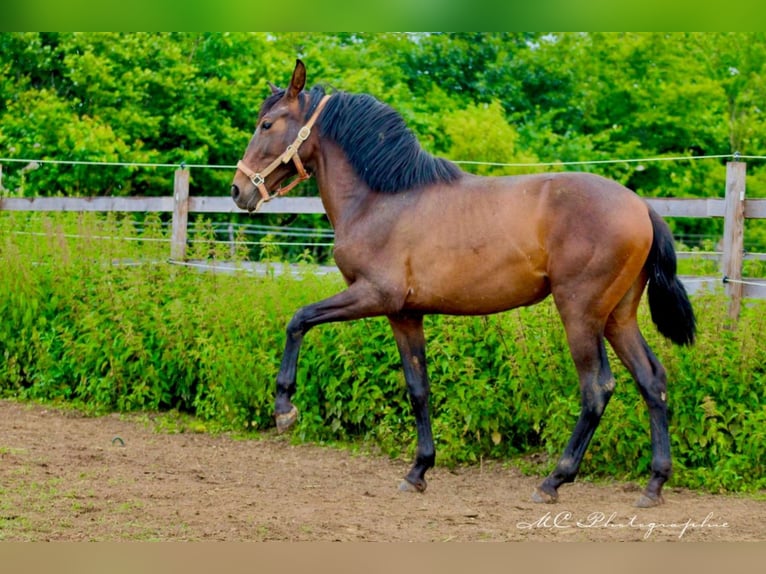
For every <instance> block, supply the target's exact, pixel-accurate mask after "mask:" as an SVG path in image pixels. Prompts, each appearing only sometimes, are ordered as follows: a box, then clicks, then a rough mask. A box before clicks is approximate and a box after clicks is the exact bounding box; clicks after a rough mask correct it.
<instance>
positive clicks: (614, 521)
mask: <svg viewBox="0 0 766 574" xmlns="http://www.w3.org/2000/svg"><path fill="white" fill-rule="evenodd" d="M516 528H518V529H519V530H537V529H549V530H563V529H567V528H595V529H599V528H603V529H610V528H611V529H621V528H624V529H628V528H635V529H638V530H641V531H643V532H644V536H643V537H644V539H647V538H649V537H650V536H651V535H652V533H653V532H655V531H659V530H673V531H678V538H683V536H684V535H685V534H686V533H687V532H688V531H690V530H698V529H703V528H729V524H728V523H727V522H720V521H715V520H714V519H713V513H712V512H710V513H709V514H708V515H707V516H706V517H705V518H704V519H703V520H701V521H696V520H693V519H691V518H689V519H688V520H686V521H684V522H652V521H643V520H641V519H640V518H639V517H638V516H637V515H633V516H631V517H630V518H620V517H618V515H617V513H616V512H612V513H611V514H606V513H604V512H591V513H590V514H588V515H587V516H586V517H584V518H576V517H575V516H574V514H573V513H571V512H568V511H564V512H558V513H556V514H554V513H552V512H546V513H545V514H544V515H543V516H541V517H540V518H538V519H537V520H535V521H533V522H518V523H517V524H516Z"/></svg>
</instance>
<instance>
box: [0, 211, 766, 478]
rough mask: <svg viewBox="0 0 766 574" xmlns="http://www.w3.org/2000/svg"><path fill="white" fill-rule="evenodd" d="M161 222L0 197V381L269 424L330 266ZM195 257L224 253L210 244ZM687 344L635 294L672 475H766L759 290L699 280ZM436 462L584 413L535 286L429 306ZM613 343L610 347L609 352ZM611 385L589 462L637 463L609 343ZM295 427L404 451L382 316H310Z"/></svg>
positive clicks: (119, 405) (92, 403) (618, 470)
mask: <svg viewBox="0 0 766 574" xmlns="http://www.w3.org/2000/svg"><path fill="white" fill-rule="evenodd" d="M167 233H168V232H167V231H164V230H163V228H162V226H161V225H159V224H158V222H152V221H151V220H149V221H147V222H145V225H144V231H143V233H141V234H137V233H136V231H135V230H134V227H133V226H132V225H131V224H130V222H129V221H128V220H127V219H125V218H120V217H115V216H107V217H101V216H95V215H74V214H59V215H56V216H41V215H24V214H9V213H0V238H1V239H0V263H1V264H2V273H0V358H1V360H0V395H2V396H6V397H16V398H20V399H27V400H44V401H53V402H57V401H69V402H72V403H74V404H76V405H78V406H79V407H80V408H83V409H85V410H86V411H88V412H91V413H94V414H95V413H102V412H108V411H115V410H116V411H135V410H178V411H183V412H188V413H192V414H195V415H196V416H198V417H200V418H201V420H202V421H203V422H204V423H205V425H206V426H208V427H209V428H218V429H222V430H232V431H237V432H245V431H261V430H264V429H268V428H270V427H271V426H272V425H273V420H272V408H273V393H274V381H275V378H276V373H277V370H278V368H279V363H280V360H281V352H282V347H283V344H284V329H285V325H286V324H287V322H288V320H289V319H290V317H291V315H292V313H294V312H295V310H296V309H297V308H298V307H300V306H302V305H305V304H308V303H310V302H312V301H316V300H318V299H320V298H323V297H326V296H329V295H331V294H332V293H334V292H337V291H338V290H340V289H342V288H343V283H342V281H341V279H340V278H339V277H338V276H316V275H313V274H311V273H310V272H308V271H306V272H304V273H303V274H302V275H301V277H299V278H296V277H294V276H292V275H291V274H290V273H280V272H278V271H281V269H280V267H279V265H280V264H279V263H273V264H270V265H272V267H271V269H272V271H273V272H272V273H268V274H266V276H264V277H256V276H252V275H250V274H246V273H245V272H244V271H238V272H234V273H228V274H226V273H204V272H200V271H199V270H197V269H193V268H186V267H180V266H173V265H169V264H167V263H165V256H166V253H167V251H168V249H169V246H168V237H167V236H166V235H167ZM195 250H196V251H195V253H196V256H199V257H217V256H220V253H218V252H217V251H216V247H215V245H214V244H212V243H211V244H210V245H205V244H204V242H203V244H200V245H197V246H195ZM694 304H695V309H696V312H697V315H698V318H699V338H698V342H697V344H696V345H695V346H694V347H692V348H690V349H688V348H679V347H675V346H672V345H670V344H669V343H668V342H667V341H665V340H664V339H662V337H661V336H660V335H658V334H657V332H656V330H655V329H654V327H653V326H652V325H651V323H650V320H649V318H648V311H647V309H646V308H645V307H642V308H641V317H640V319H641V324H642V325H643V326H644V332H645V336H646V338H647V340H648V342H649V344H650V345H651V346H652V347H653V348H654V350H655V352H656V354H657V355H658V356H659V357H660V359H661V360H662V361H663V363H664V364H665V366H666V368H667V370H668V380H669V388H668V394H669V405H670V415H671V441H672V448H673V455H674V462H675V469H676V472H675V474H674V477H673V479H672V480H673V482H674V484H678V485H686V486H692V487H699V488H706V489H709V490H713V491H724V490H726V491H739V490H755V489H759V488H764V487H766V478H764V476H765V475H766V473H764V463H763V461H764V460H766V440H765V439H766V403H764V399H763V388H764V382H766V373H765V371H766V350H764V347H763V346H762V345H760V344H759V341H760V338H761V335H760V334H761V333H763V332H764V329H765V327H766V325H764V322H765V321H766V319H764V317H766V313H765V311H766V302H762V301H754V302H748V304H747V305H745V307H744V308H743V311H742V316H741V318H740V321H739V323H738V326H737V328H736V329H734V328H732V327H731V325H730V322H729V320H728V317H727V307H728V302H727V300H726V299H725V298H724V297H723V296H722V295H720V294H714V295H704V296H696V297H695V298H694ZM425 329H426V336H427V340H428V342H429V347H428V359H429V375H430V379H431V383H432V384H431V388H432V398H431V405H432V420H433V429H434V435H435V439H436V446H437V456H438V462H439V464H444V465H456V464H463V463H473V462H475V461H479V460H481V459H483V458H498V459H509V458H513V457H518V456H520V455H525V454H529V453H532V452H542V453H546V454H548V455H550V456H549V457H548V458H547V463H546V466H545V468H536V469H535V471H536V472H543V471H546V470H549V469H550V468H551V467H552V465H553V464H554V463H555V460H556V457H557V456H558V455H559V454H560V452H561V450H562V449H563V447H564V445H565V443H566V441H567V440H568V438H569V436H570V433H571V430H572V428H573V426H574V423H575V420H576V418H577V415H578V412H579V390H578V385H577V382H576V373H575V371H574V367H573V365H572V361H571V359H570V356H569V350H568V347H567V344H566V339H565V336H564V332H563V328H562V326H561V322H560V320H559V317H558V314H557V313H556V311H555V308H554V307H553V305H552V303H551V302H550V301H546V302H543V303H541V304H540V305H537V306H535V307H531V308H522V309H517V310H513V311H510V312H508V313H504V314H500V315H494V316H490V317H461V318H458V317H449V316H433V317H429V318H427V320H426V324H425ZM610 353H611V351H610ZM610 357H611V362H612V366H613V371H614V373H615V377H616V380H617V390H616V392H615V394H614V396H613V397H612V400H611V402H610V404H609V406H608V408H607V410H606V414H605V415H604V418H603V420H602V423H601V425H600V426H599V429H598V430H597V432H596V435H595V437H594V440H593V444H592V445H591V447H590V449H589V450H588V453H587V455H586V459H585V461H584V463H583V467H582V472H583V473H584V475H586V476H587V475H590V476H596V477H599V476H600V477H614V476H618V477H621V478H638V479H643V478H645V477H646V475H647V473H648V469H649V464H650V459H651V449H650V437H649V422H648V415H647V413H646V408H645V406H644V404H643V401H642V399H641V397H640V395H639V393H638V391H637V390H636V388H635V385H634V383H633V381H632V380H631V379H630V377H629V376H628V374H627V372H626V370H625V369H624V368H623V367H622V366H621V365H620V364H619V361H618V360H617V359H616V358H615V357H614V355H613V354H611V355H610ZM298 378H299V380H298V390H297V393H296V396H295V397H294V401H295V403H296V405H297V406H298V408H299V409H300V411H301V417H300V418H299V420H298V423H297V425H296V429H295V431H294V432H293V435H292V436H293V437H294V440H300V441H317V442H323V441H332V442H360V441H361V442H365V443H367V444H368V445H376V446H377V447H378V448H379V449H380V450H381V451H383V452H385V453H387V454H389V455H391V456H408V457H409V456H412V453H413V451H414V447H415V427H414V420H413V417H412V415H411V412H410V406H409V400H408V397H407V392H406V386H405V382H404V377H403V375H402V372H401V368H400V365H399V358H398V353H397V350H396V346H395V344H394V341H393V337H392V336H391V333H390V329H389V326H388V323H387V321H386V320H385V319H382V318H377V319H367V320H362V321H356V322H353V323H348V324H330V325H324V326H321V327H318V328H316V329H314V330H312V331H311V332H310V333H309V334H308V335H307V336H306V340H305V343H304V346H303V348H302V351H301V358H300V361H299V368H298Z"/></svg>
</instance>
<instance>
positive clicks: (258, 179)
mask: <svg viewBox="0 0 766 574" xmlns="http://www.w3.org/2000/svg"><path fill="white" fill-rule="evenodd" d="M250 181H252V182H253V185H254V186H255V187H260V186H261V185H263V184H264V183H265V182H266V180H265V179H263V176H262V175H261V174H260V173H254V174H253V175H251V176H250Z"/></svg>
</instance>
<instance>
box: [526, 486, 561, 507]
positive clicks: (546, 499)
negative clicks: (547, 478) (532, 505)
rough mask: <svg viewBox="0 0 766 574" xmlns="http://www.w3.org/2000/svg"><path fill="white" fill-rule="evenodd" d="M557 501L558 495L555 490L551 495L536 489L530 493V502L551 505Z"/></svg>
mask: <svg viewBox="0 0 766 574" xmlns="http://www.w3.org/2000/svg"><path fill="white" fill-rule="evenodd" d="M558 500H559V494H558V492H556V491H555V490H554V491H553V493H550V492H547V491H545V490H543V489H542V488H540V487H538V488H535V491H534V492H533V493H532V502H536V503H538V504H553V503H554V502H558Z"/></svg>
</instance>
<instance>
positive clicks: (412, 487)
mask: <svg viewBox="0 0 766 574" xmlns="http://www.w3.org/2000/svg"><path fill="white" fill-rule="evenodd" d="M427 486H428V485H427V484H426V481H425V479H421V480H420V481H418V484H413V483H411V482H410V481H409V480H407V479H406V478H405V479H404V480H403V481H402V482H401V483H400V484H399V490H400V491H401V492H425V491H426V487H427Z"/></svg>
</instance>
